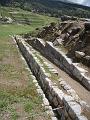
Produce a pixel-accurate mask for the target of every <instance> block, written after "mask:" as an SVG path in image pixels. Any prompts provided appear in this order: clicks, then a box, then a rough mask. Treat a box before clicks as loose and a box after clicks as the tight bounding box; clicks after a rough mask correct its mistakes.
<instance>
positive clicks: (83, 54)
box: [75, 51, 85, 59]
mask: <svg viewBox="0 0 90 120" xmlns="http://www.w3.org/2000/svg"><path fill="white" fill-rule="evenodd" d="M75 56H76V57H77V58H79V59H80V58H83V57H84V56H85V53H84V52H80V51H75Z"/></svg>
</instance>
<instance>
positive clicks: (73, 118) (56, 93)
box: [15, 38, 87, 120]
mask: <svg viewBox="0 0 90 120" xmlns="http://www.w3.org/2000/svg"><path fill="white" fill-rule="evenodd" d="M15 39H16V42H17V44H18V46H19V49H20V51H21V52H22V54H23V56H24V57H25V59H26V61H27V63H28V65H29V67H30V69H31V71H32V72H33V74H34V75H35V76H36V78H37V80H38V83H39V85H40V86H41V88H42V89H43V91H44V93H45V95H46V96H47V98H48V100H49V102H50V104H51V105H52V106H53V107H54V108H58V109H57V113H58V114H59V117H60V119H61V120H87V118H86V117H85V116H84V115H83V111H82V106H81V105H80V104H79V103H77V102H76V101H75V100H74V98H73V97H72V96H70V95H67V94H65V93H64V92H63V91H62V90H60V89H59V88H58V87H57V86H56V85H54V84H53V83H52V82H51V80H50V79H48V78H47V76H46V75H45V74H44V71H43V70H42V68H40V65H39V64H38V61H36V60H35V58H34V57H33V55H32V52H31V51H30V48H29V46H28V44H27V43H26V42H25V41H23V40H22V39H20V38H19V39H17V38H15Z"/></svg>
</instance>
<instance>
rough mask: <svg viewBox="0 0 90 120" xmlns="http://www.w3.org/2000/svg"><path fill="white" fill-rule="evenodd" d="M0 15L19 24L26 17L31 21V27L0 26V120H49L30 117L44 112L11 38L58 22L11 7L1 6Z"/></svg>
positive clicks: (13, 24)
mask: <svg viewBox="0 0 90 120" xmlns="http://www.w3.org/2000/svg"><path fill="white" fill-rule="evenodd" d="M0 14H1V15H2V16H3V17H5V16H7V17H11V18H14V19H15V20H16V21H17V20H19V21H20V20H22V19H26V18H28V19H30V21H31V24H30V25H27V24H18V23H17V22H15V23H12V24H0V120H5V119H7V120H18V119H19V120H20V119H21V120H22V119H23V118H24V117H25V116H26V117H28V120H40V119H41V120H46V118H47V120H49V116H47V117H46V118H44V116H35V117H34V118H31V117H30V114H32V113H35V114H36V113H39V112H40V113H42V112H43V111H45V109H44V108H43V107H42V106H41V104H42V98H41V97H40V96H39V95H38V93H37V91H36V87H35V85H34V84H33V81H32V78H31V76H30V73H29V72H28V70H27V69H26V68H27V65H26V64H25V63H24V62H23V61H22V59H21V57H20V52H19V50H18V49H17V48H16V44H15V42H14V41H13V40H12V38H11V35H15V34H22V33H28V32H33V31H34V30H35V29H36V28H39V27H42V26H45V25H47V24H49V23H51V22H57V19H55V18H51V17H48V16H43V15H38V14H35V13H31V12H28V11H24V10H21V9H19V8H9V7H0ZM7 116H8V117H7Z"/></svg>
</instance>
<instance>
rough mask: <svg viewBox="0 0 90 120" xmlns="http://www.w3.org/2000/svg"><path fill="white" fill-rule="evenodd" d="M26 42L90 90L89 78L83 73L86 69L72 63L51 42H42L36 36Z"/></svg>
mask: <svg viewBox="0 0 90 120" xmlns="http://www.w3.org/2000/svg"><path fill="white" fill-rule="evenodd" d="M27 42H28V43H29V44H31V45H32V46H33V47H34V48H35V49H37V50H38V51H40V52H41V53H42V54H43V55H44V56H46V57H47V58H48V59H49V60H50V61H51V62H53V63H54V64H56V65H57V66H58V67H60V68H62V69H63V70H64V71H66V72H67V73H68V74H69V75H71V76H74V77H75V78H77V80H78V81H79V82H80V83H81V84H82V85H83V86H85V87H86V88H87V89H88V90H89V91H90V78H89V77H87V76H86V75H85V73H86V72H87V71H86V70H84V69H82V68H80V67H78V66H77V64H75V63H73V62H72V61H71V59H70V58H68V57H67V56H66V55H65V54H64V53H63V52H61V51H60V50H58V49H57V48H55V47H54V46H53V44H52V43H51V42H46V44H43V40H42V39H38V38H36V39H32V40H27Z"/></svg>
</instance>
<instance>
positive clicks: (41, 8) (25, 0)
mask: <svg viewBox="0 0 90 120" xmlns="http://www.w3.org/2000/svg"><path fill="white" fill-rule="evenodd" d="M0 3H1V5H7V6H18V7H21V8H22V9H26V10H30V11H33V12H37V13H45V14H50V15H51V16H56V17H60V16H61V15H70V16H72V15H73V16H78V17H86V18H90V8H89V7H85V6H82V5H77V4H72V3H67V2H61V1H56V0H14V1H13V0H6V1H5V0H4V1H3V0H1V1H0Z"/></svg>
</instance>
